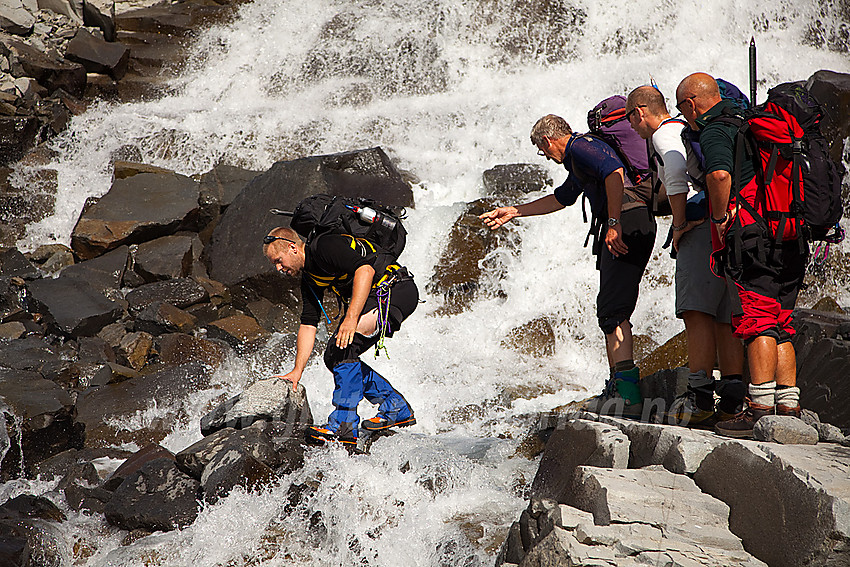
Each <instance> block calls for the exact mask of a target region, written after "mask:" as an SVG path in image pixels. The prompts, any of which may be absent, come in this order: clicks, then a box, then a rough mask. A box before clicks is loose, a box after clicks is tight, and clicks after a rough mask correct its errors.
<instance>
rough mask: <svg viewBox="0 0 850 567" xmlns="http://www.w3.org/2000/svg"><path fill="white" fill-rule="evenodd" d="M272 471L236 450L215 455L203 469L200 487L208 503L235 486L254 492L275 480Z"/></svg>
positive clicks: (222, 495)
mask: <svg viewBox="0 0 850 567" xmlns="http://www.w3.org/2000/svg"><path fill="white" fill-rule="evenodd" d="M276 478H277V476H276V475H275V472H274V470H272V469H271V468H270V467H269V466H268V465H266V464H264V463H262V462H260V461H258V460H257V459H255V458H254V457H252V456H251V455H248V454H245V453H244V452H242V451H238V450H229V451H224V452H221V453H219V454H217V455H216V456H215V457H213V459H212V461H210V463H209V464H208V465H207V467H206V468H205V469H204V474H203V476H202V477H201V487H202V488H203V490H204V497H205V499H206V500H207V501H209V502H215V501H216V500H218V499H219V498H222V497H224V496H227V495H228V494H229V493H230V491H231V490H233V488H234V487H236V486H243V487H245V488H246V489H247V490H248V491H254V490H255V489H257V488H258V487H260V486H264V485H267V484H270V483H271V482H273V481H274V479H276Z"/></svg>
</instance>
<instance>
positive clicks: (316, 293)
mask: <svg viewBox="0 0 850 567" xmlns="http://www.w3.org/2000/svg"><path fill="white" fill-rule="evenodd" d="M304 254H305V258H304V270H303V271H302V274H301V300H302V309H301V323H302V324H304V325H312V326H317V325H318V324H319V320H320V319H321V315H322V310H321V301H322V298H323V297H324V294H325V290H327V289H329V287H330V286H333V287H334V288H335V289H336V291H337V292H338V293H339V294H340V295H341V296H342V298H343V299H344V300H346V301H348V300H349V299H351V286H352V283H353V282H354V272H355V271H357V268H359V267H361V266H364V265H369V266H372V268H374V269H375V277H374V278H373V282H372V283H373V284H374V283H377V281H378V280H379V279H380V278H381V277H382V276H383V275H384V271H385V270H386V269H387V266H388V265H389V264H391V263H392V262H393V259H392V258H391V257H390V256H387V255H385V254H375V253H374V252H373V251H372V249H371V248H369V246H368V244H365V243H363V242H360V241H358V240H355V239H354V238H352V237H351V236H348V235H345V234H325V235H322V236H319V237H317V238H316V239H315V240H314V241H313V242H311V243H310V244H308V245H307V246H306V248H305V252H304Z"/></svg>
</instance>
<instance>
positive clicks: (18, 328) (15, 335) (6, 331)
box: [0, 321, 27, 339]
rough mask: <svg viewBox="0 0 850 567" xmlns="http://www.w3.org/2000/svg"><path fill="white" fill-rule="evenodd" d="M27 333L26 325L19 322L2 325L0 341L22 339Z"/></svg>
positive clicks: (0, 326) (0, 325)
mask: <svg viewBox="0 0 850 567" xmlns="http://www.w3.org/2000/svg"><path fill="white" fill-rule="evenodd" d="M26 332H27V328H26V325H24V324H23V323H21V322H19V321H12V322H11V323H0V339H20V338H21V337H23V336H24V335H25V334H26Z"/></svg>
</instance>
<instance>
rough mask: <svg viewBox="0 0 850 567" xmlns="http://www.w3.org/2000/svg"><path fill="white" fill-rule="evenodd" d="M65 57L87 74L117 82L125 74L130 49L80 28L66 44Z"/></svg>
mask: <svg viewBox="0 0 850 567" xmlns="http://www.w3.org/2000/svg"><path fill="white" fill-rule="evenodd" d="M65 57H67V58H68V60H69V61H74V62H76V63H79V64H80V65H82V66H83V67H85V68H86V71H88V72H89V73H102V74H105V75H109V76H110V77H112V78H113V79H115V80H116V81H117V80H120V79H121V78H122V77H123V76H124V74H125V73H126V72H127V64H128V63H129V61H130V49H129V48H128V47H126V46H124V45H121V44H120V43H108V42H106V41H104V40H102V39H100V38H97V37H95V36H93V35H92V34H91V33H89V31H88V30H86V29H85V28H80V29H79V30H78V31H77V34H76V35H75V36H74V39H72V40H71V41H69V42H68V45H67V47H66V52H65Z"/></svg>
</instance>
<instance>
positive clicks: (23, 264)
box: [0, 248, 40, 279]
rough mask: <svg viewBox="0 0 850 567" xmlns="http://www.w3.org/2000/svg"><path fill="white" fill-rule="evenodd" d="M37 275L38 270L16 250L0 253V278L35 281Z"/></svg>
mask: <svg viewBox="0 0 850 567" xmlns="http://www.w3.org/2000/svg"><path fill="white" fill-rule="evenodd" d="M39 275H40V274H39V273H38V269H37V268H36V267H35V266H33V265H32V263H31V262H30V261H29V260H27V258H26V256H24V255H23V254H21V252H20V251H19V250H17V249H16V248H12V249H11V250H4V251H3V252H0V276H2V277H5V278H15V277H17V278H22V279H35V278H37V277H39Z"/></svg>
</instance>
